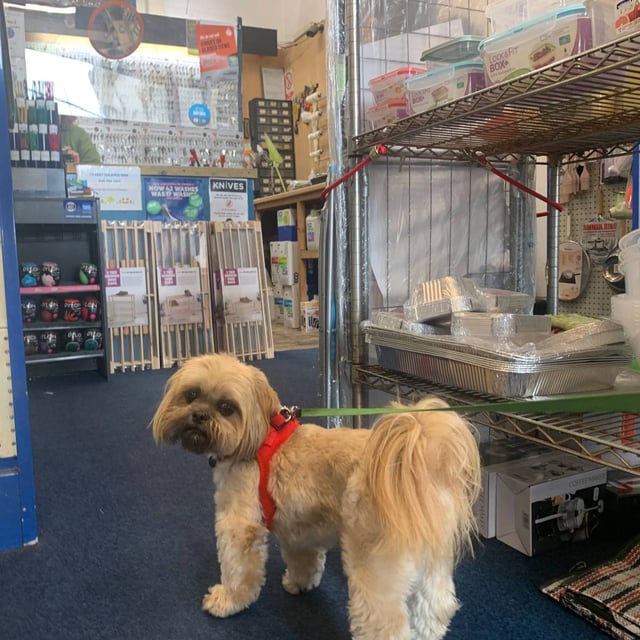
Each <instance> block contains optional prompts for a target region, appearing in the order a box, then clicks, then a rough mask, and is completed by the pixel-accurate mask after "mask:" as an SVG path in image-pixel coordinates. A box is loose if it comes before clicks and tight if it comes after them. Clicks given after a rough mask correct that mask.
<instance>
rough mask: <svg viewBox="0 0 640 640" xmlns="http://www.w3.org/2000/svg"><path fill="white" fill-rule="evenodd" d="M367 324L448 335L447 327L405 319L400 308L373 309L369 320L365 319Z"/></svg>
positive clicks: (427, 333) (425, 333)
mask: <svg viewBox="0 0 640 640" xmlns="http://www.w3.org/2000/svg"><path fill="white" fill-rule="evenodd" d="M367 324H371V325H374V326H376V327H380V328H382V329H396V330H398V331H409V332H410V333H418V334H420V335H448V334H449V327H448V326H442V325H437V324H429V323H427V322H414V321H412V320H406V319H405V317H404V312H403V310H402V309H401V308H400V309H398V308H396V309H375V310H373V311H372V312H371V320H370V321H368V322H367V321H365V326H366V325H367Z"/></svg>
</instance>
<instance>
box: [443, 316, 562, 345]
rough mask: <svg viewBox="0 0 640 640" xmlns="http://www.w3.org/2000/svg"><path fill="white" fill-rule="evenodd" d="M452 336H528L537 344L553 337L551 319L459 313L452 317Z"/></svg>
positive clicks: (544, 317)
mask: <svg viewBox="0 0 640 640" xmlns="http://www.w3.org/2000/svg"><path fill="white" fill-rule="evenodd" d="M451 335H454V336H485V337H497V338H510V337H515V336H522V335H526V338H527V340H529V341H530V342H537V341H538V340H542V339H543V338H545V337H547V336H549V335H551V318H549V317H548V316H533V315H529V314H523V313H488V312H482V311H458V312H455V313H453V314H452V315H451Z"/></svg>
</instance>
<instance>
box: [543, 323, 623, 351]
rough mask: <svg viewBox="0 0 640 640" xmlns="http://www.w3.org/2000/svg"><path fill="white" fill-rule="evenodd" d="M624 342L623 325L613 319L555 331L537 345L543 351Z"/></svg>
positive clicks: (587, 347) (585, 347)
mask: <svg viewBox="0 0 640 640" xmlns="http://www.w3.org/2000/svg"><path fill="white" fill-rule="evenodd" d="M618 342H624V329H623V327H622V325H620V324H618V323H617V322H613V321H612V320H596V321H595V322H590V323H589V324H585V325H582V326H580V327H575V328H573V329H568V330H567V331H561V332H560V333H554V334H553V335H551V336H549V337H548V338H545V340H544V341H543V342H539V343H538V344H537V345H536V346H537V348H538V349H540V350H541V351H550V352H551V351H554V350H558V349H563V350H565V351H567V350H571V349H589V348H594V347H600V346H604V345H608V344H616V343H618Z"/></svg>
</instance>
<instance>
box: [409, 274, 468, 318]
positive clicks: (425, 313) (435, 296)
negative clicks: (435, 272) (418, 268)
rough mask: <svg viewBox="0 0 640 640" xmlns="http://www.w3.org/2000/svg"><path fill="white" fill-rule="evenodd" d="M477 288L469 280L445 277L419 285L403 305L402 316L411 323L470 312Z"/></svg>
mask: <svg viewBox="0 0 640 640" xmlns="http://www.w3.org/2000/svg"><path fill="white" fill-rule="evenodd" d="M478 295H479V292H478V287H476V285H475V283H474V282H473V280H471V279H470V278H457V277H454V276H446V277H444V278H439V279H437V280H427V281H425V282H422V283H421V284H419V285H418V286H417V287H416V288H415V289H414V290H413V293H412V294H411V298H410V299H409V301H408V302H407V303H406V304H405V305H404V316H405V318H406V319H407V320H411V321H413V322H426V321H428V320H435V319H436V318H444V317H447V316H449V315H451V313H452V312H454V311H471V310H472V309H474V305H476V304H477V303H476V302H475V300H476V299H477V297H478Z"/></svg>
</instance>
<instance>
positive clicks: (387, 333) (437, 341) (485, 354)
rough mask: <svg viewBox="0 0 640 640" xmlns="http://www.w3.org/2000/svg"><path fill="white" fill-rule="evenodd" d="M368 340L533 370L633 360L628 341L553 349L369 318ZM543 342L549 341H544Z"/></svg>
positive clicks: (364, 329) (457, 357)
mask: <svg viewBox="0 0 640 640" xmlns="http://www.w3.org/2000/svg"><path fill="white" fill-rule="evenodd" d="M362 327H363V331H364V333H365V336H366V338H367V340H368V341H369V342H371V343H372V344H379V345H382V346H386V347H393V348H396V349H402V350H406V351H414V352H416V353H424V354H427V355H436V356H442V357H446V358H451V359H454V360H460V361H462V362H467V361H468V362H471V361H474V362H475V363H476V364H481V365H482V366H489V367H498V368H499V367H501V366H506V367H508V369H509V370H515V369H516V368H519V369H521V370H523V371H529V372H532V371H534V370H537V369H538V368H539V367H541V366H544V365H553V366H555V365H557V364H558V363H565V364H569V363H573V364H589V363H599V362H603V361H604V362H606V361H608V360H610V359H611V358H612V357H613V358H617V357H620V358H621V359H623V360H626V361H627V363H629V362H631V359H632V356H631V350H630V348H629V346H628V345H627V344H624V343H616V344H608V345H603V346H598V347H595V348H584V349H581V348H578V345H579V344H580V343H569V344H568V345H567V346H566V348H564V349H563V348H562V345H554V348H553V349H546V348H545V349H541V348H539V343H538V344H533V345H525V346H522V347H520V346H518V345H516V344H512V343H509V342H508V341H504V342H496V341H491V340H486V339H483V338H479V337H477V336H449V335H443V336H437V335H436V336H417V335H410V334H408V333H406V332H403V331H393V330H386V329H381V328H378V327H374V326H373V325H371V323H369V322H363V323H362ZM543 342H546V340H545V341H543Z"/></svg>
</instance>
